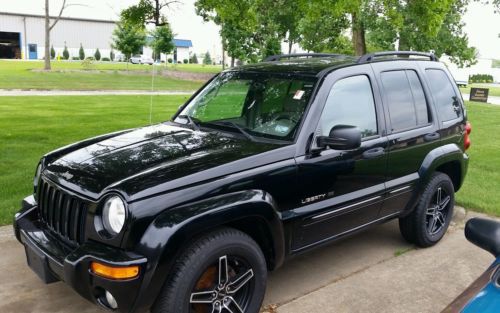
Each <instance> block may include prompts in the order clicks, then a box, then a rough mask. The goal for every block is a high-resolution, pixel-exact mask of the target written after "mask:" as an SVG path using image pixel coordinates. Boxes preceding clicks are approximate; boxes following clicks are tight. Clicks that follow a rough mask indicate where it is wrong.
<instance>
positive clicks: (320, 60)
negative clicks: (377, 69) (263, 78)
mask: <svg viewBox="0 0 500 313" xmlns="http://www.w3.org/2000/svg"><path fill="white" fill-rule="evenodd" d="M401 57H403V58H401ZM414 57H417V58H416V59H415V58H414ZM282 59H283V61H282ZM403 60H405V61H426V62H430V61H432V62H436V63H439V59H438V58H437V57H436V56H435V55H434V53H432V52H431V53H427V52H418V51H382V52H374V53H367V54H365V55H363V56H361V57H353V56H349V55H342V54H325V53H299V54H284V55H275V56H270V57H268V58H267V59H266V60H265V61H264V62H261V63H256V64H248V65H243V66H239V67H236V68H233V69H228V70H226V71H225V72H239V73H256V72H257V73H273V74H296V75H302V76H316V77H321V76H323V75H325V74H326V73H328V72H330V71H331V70H335V69H336V68H340V67H346V66H353V65H358V64H366V63H372V62H394V61H403Z"/></svg>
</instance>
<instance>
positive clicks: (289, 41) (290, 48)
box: [288, 38, 293, 54]
mask: <svg viewBox="0 0 500 313" xmlns="http://www.w3.org/2000/svg"><path fill="white" fill-rule="evenodd" d="M292 46H293V41H292V40H290V38H288V54H292Z"/></svg>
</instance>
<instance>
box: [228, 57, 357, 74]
mask: <svg viewBox="0 0 500 313" xmlns="http://www.w3.org/2000/svg"><path fill="white" fill-rule="evenodd" d="M357 59H358V58H356V57H352V56H347V55H339V56H336V57H323V58H297V59H290V60H283V61H272V62H261V63H255V64H248V65H242V66H239V67H235V68H233V69H229V70H227V71H226V72H233V71H234V72H244V73H245V72H248V73H252V72H259V73H286V74H298V75H305V76H317V75H318V74H319V73H321V72H322V71H323V70H325V69H328V68H336V67H344V66H348V65H355V64H357V63H356V61H357Z"/></svg>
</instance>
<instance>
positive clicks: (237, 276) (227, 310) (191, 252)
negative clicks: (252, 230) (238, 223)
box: [152, 228, 267, 313]
mask: <svg viewBox="0 0 500 313" xmlns="http://www.w3.org/2000/svg"><path fill="white" fill-rule="evenodd" d="M266 280H267V267H266V260H265V258H264V255H263V254H262V251H261V250H260V248H259V246H258V245H257V243H256V242H255V241H254V240H253V239H252V238H250V237H249V236H248V235H246V234H245V233H242V232H240V231H238V230H235V229H231V228H224V229H221V230H218V231H215V232H212V233H209V234H207V235H205V236H203V237H202V238H200V239H198V240H197V241H195V242H193V243H192V244H191V245H189V247H187V248H186V250H185V251H184V253H182V255H181V256H180V257H179V259H178V260H177V262H176V264H175V266H174V268H173V270H172V272H171V274H170V275H169V278H168V279H167V282H166V283H165V285H164V287H163V290H162V291H161V293H160V295H159V296H158V299H157V300H156V303H155V305H154V306H153V309H152V311H153V312H154V313H160V312H161V313H174V312H175V313H212V312H214V313H219V312H220V313H257V312H259V310H260V306H261V304H262V300H263V298H264V294H265V289H266Z"/></svg>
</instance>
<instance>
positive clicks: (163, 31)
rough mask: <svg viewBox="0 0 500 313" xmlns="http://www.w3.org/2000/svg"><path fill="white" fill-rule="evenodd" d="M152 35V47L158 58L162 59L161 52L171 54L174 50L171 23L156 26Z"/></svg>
mask: <svg viewBox="0 0 500 313" xmlns="http://www.w3.org/2000/svg"><path fill="white" fill-rule="evenodd" d="M150 35H151V36H152V37H153V40H152V42H151V48H153V51H154V54H155V57H156V59H160V55H161V53H165V54H170V53H171V52H172V51H173V50H174V48H175V47H174V43H173V40H174V34H173V33H172V29H171V28H170V25H169V24H165V25H163V26H158V27H156V28H155V29H154V30H153V31H151V32H150Z"/></svg>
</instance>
